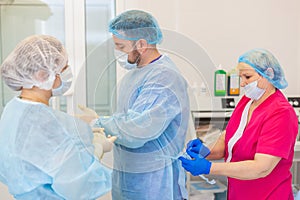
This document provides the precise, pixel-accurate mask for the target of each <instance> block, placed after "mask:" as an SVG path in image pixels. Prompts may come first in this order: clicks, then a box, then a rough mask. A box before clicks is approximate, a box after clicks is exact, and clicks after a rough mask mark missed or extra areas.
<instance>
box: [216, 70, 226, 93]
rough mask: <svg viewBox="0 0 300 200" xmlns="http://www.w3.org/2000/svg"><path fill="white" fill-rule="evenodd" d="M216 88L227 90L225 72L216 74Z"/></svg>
mask: <svg viewBox="0 0 300 200" xmlns="http://www.w3.org/2000/svg"><path fill="white" fill-rule="evenodd" d="M216 79H217V81H216V90H217V91H218V90H219V91H225V89H226V88H225V87H226V86H225V81H226V75H225V74H216Z"/></svg>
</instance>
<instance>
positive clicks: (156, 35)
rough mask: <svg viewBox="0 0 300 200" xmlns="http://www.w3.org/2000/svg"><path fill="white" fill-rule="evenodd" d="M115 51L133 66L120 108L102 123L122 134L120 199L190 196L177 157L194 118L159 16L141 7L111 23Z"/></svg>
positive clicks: (116, 193) (116, 192)
mask: <svg viewBox="0 0 300 200" xmlns="http://www.w3.org/2000/svg"><path fill="white" fill-rule="evenodd" d="M109 29H110V32H111V33H112V34H113V40H114V43H115V51H116V52H115V54H116V59H117V60H118V61H119V64H120V65H121V66H122V67H124V68H126V69H128V70H129V71H128V73H127V74H126V75H125V77H124V78H123V79H122V80H121V83H120V86H119V90H118V98H117V110H116V112H115V113H114V114H113V115H112V116H111V117H99V118H98V119H97V120H96V125H98V126H101V127H104V128H105V130H106V134H110V135H115V136H117V137H118V139H117V140H116V142H115V143H116V145H115V146H114V171H113V178H112V179H113V181H112V184H113V187H112V196H113V199H114V200H120V199H122V200H135V199H139V200H158V199H163V200H179V199H186V198H187V191H186V188H185V174H184V171H183V170H182V167H181V166H180V163H179V161H178V160H177V159H174V158H176V157H177V156H178V155H179V153H180V152H181V151H182V149H183V147H184V141H185V136H186V131H187V125H188V119H189V99H188V94H187V83H186V81H185V80H184V78H183V77H182V76H181V74H180V71H179V70H178V68H177V67H176V66H175V64H174V63H173V62H172V61H171V59H170V58H169V57H168V56H167V55H161V54H160V53H159V51H158V50H157V48H156V44H158V43H160V42H161V40H162V33H161V30H160V28H159V26H158V24H157V22H156V20H155V19H154V18H153V17H152V16H151V15H150V14H148V13H146V12H143V11H138V10H131V11H127V12H124V13H122V14H120V15H119V16H117V17H116V18H115V19H113V20H112V21H111V22H110V25H109Z"/></svg>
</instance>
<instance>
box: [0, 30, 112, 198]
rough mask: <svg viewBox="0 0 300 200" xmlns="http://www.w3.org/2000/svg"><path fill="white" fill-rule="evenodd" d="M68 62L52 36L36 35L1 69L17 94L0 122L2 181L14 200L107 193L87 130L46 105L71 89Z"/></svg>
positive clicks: (104, 171) (107, 175)
mask: <svg viewBox="0 0 300 200" xmlns="http://www.w3.org/2000/svg"><path fill="white" fill-rule="evenodd" d="M67 61H68V60H67V54H66V52H65V49H64V47H63V46H62V44H61V43H60V42H59V41H58V40H57V39H56V38H54V37H51V36H45V35H36V36H30V37H28V38H26V39H25V40H23V41H22V42H21V43H20V44H19V45H18V46H17V47H16V48H15V50H14V51H13V52H12V53H11V54H10V55H9V56H8V57H7V59H6V60H5V61H4V63H3V64H2V65H1V75H2V78H3V80H4V82H5V83H6V84H7V85H8V86H9V87H10V88H12V89H13V90H16V91H21V92H20V96H18V97H15V98H13V99H12V100H11V101H9V102H8V103H7V105H6V106H5V109H4V111H3V113H2V116H1V120H0V181H1V182H3V183H4V184H6V185H7V186H8V189H9V192H10V193H11V194H12V195H13V196H14V198H15V199H18V200H58V199H59V200H62V199H69V200H87V199H96V198H98V197H99V196H101V195H103V194H104V193H106V192H108V191H109V190H110V189H111V170H109V169H108V168H106V167H104V166H103V165H102V164H101V163H100V162H99V160H98V158H96V157H95V156H94V145H93V142H95V141H93V140H94V139H93V138H94V137H93V132H92V130H91V128H90V126H89V125H88V124H86V123H85V122H83V121H81V120H79V119H76V118H74V117H72V116H70V115H68V114H66V113H63V112H60V111H56V110H53V109H52V108H51V107H49V98H50V97H51V96H53V95H61V94H63V93H64V92H65V90H66V89H67V88H68V87H66V86H70V82H68V81H65V80H64V79H63V75H64V72H65V71H68V70H67V69H68V65H67ZM69 72H70V71H69ZM97 145H98V146H99V143H97Z"/></svg>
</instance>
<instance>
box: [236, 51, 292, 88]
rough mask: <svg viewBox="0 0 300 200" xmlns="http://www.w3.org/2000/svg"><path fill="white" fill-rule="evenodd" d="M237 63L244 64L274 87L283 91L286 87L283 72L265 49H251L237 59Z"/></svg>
mask: <svg viewBox="0 0 300 200" xmlns="http://www.w3.org/2000/svg"><path fill="white" fill-rule="evenodd" d="M238 62H239V63H241V62H242V63H246V64H248V65H250V66H251V67H253V68H254V69H255V71H256V72H257V73H259V74H260V75H261V76H263V77H265V78H266V79H267V80H268V81H269V82H270V83H271V84H273V86H274V87H276V88H278V89H284V88H286V87H287V86H288V83H287V81H286V80H285V78H284V72H283V70H282V68H281V66H280V64H279V62H278V61H277V59H276V58H275V56H274V55H272V53H271V52H269V51H267V50H265V49H253V50H250V51H248V52H246V53H244V54H243V55H241V56H240V57H239V60H238Z"/></svg>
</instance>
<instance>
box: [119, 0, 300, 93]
mask: <svg viewBox="0 0 300 200" xmlns="http://www.w3.org/2000/svg"><path fill="white" fill-rule="evenodd" d="M128 9H142V10H145V11H148V12H150V13H152V14H153V16H154V17H155V18H156V19H157V20H158V22H159V24H160V26H161V28H162V29H169V30H173V31H177V32H179V33H181V34H184V35H186V36H188V37H190V38H191V39H192V40H194V41H195V42H196V43H198V44H200V45H201V46H203V47H204V48H205V50H206V51H207V53H208V54H209V55H210V57H211V58H212V60H213V61H214V63H215V64H216V65H218V64H222V65H223V66H224V68H225V69H227V70H229V69H231V68H233V67H235V65H236V61H237V59H238V56H239V55H241V54H242V53H244V52H245V51H247V50H250V49H252V48H257V47H260V48H266V49H268V50H270V51H271V52H272V53H273V54H274V55H275V56H276V57H277V59H278V60H279V62H280V63H281V65H282V67H283V68H284V71H285V74H286V79H287V80H288V82H289V87H288V88H287V89H285V90H284V92H285V93H286V94H287V95H292V94H298V95H300V78H299V77H300V35H299V34H300V1H299V0H287V1H282V0H264V1H261V0H251V1H241V0H227V1H218V0H211V1H207V0H186V1H181V0H163V1H153V0H143V1H140V0H118V1H117V13H120V12H123V11H124V10H128Z"/></svg>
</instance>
